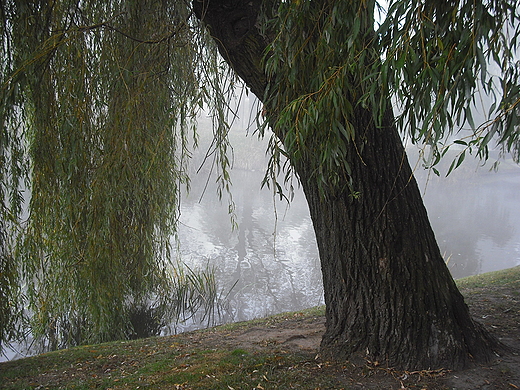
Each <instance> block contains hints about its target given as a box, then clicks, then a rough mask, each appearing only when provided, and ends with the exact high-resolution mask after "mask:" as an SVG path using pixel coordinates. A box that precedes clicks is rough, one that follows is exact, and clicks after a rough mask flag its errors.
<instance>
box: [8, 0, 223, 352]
mask: <svg viewBox="0 0 520 390" xmlns="http://www.w3.org/2000/svg"><path fill="white" fill-rule="evenodd" d="M0 11H1V13H2V20H3V21H4V23H3V25H2V31H1V33H2V46H1V49H0V50H1V51H2V55H1V57H2V60H1V61H2V62H1V65H2V90H1V93H2V95H1V98H2V101H1V103H2V105H1V109H2V111H1V114H2V116H1V119H2V137H1V138H0V140H1V142H2V143H1V145H0V146H1V148H2V150H1V152H2V153H1V154H2V166H1V167H0V168H1V169H0V172H1V174H2V176H1V179H2V191H1V195H2V199H1V200H2V205H3V209H2V213H3V214H2V216H3V217H4V220H6V218H7V217H8V216H16V215H21V213H23V206H22V199H23V197H25V199H30V203H29V205H28V210H27V211H28V217H26V216H25V215H22V217H23V218H26V220H24V221H23V223H22V225H21V229H17V228H15V227H16V225H15V224H11V226H10V227H6V231H9V234H8V236H9V237H11V238H13V237H14V238H16V239H17V240H18V244H17V246H16V248H14V246H13V245H7V241H6V240H4V233H5V232H4V229H3V228H4V225H5V224H2V225H1V227H2V231H0V237H1V238H2V240H1V242H0V244H2V245H3V247H2V248H1V249H2V250H1V251H0V266H1V267H2V268H1V269H0V288H1V295H0V296H2V302H1V303H0V315H1V317H0V318H1V320H2V322H1V324H0V341H2V340H5V339H7V338H8V336H9V332H10V331H11V330H12V329H14V325H15V323H14V321H11V320H10V319H16V318H19V317H16V316H14V315H13V314H16V313H17V310H19V309H20V305H19V303H20V302H17V299H16V298H17V297H19V296H20V292H23V293H24V294H25V298H26V299H25V300H24V301H23V302H22V304H23V305H26V306H27V307H28V309H29V310H28V313H30V318H29V319H30V323H31V329H32V332H33V334H34V335H35V336H41V337H43V338H44V340H46V342H47V343H48V347H50V348H57V347H63V346H68V345H74V344H78V343H85V342H94V341H104V340H113V339H121V338H127V337H129V336H132V335H134V334H135V332H136V329H133V327H132V325H133V324H132V315H135V311H136V310H137V311H139V310H140V309H141V308H142V307H143V306H144V307H147V305H150V304H151V305H153V306H154V307H159V308H160V309H161V310H162V312H166V315H167V316H168V317H170V318H171V317H172V316H175V315H179V314H181V312H182V311H183V310H188V311H196V310H197V308H198V307H199V306H201V305H204V304H206V303H207V304H209V305H211V304H213V303H214V302H209V301H205V299H206V298H208V295H210V294H207V293H208V292H207V291H200V289H202V290H203V289H204V288H205V284H204V282H203V281H202V282H201V283H199V284H198V285H197V286H192V287H193V288H195V289H197V288H199V294H198V295H197V294H196V293H195V292H194V291H188V290H186V289H181V290H179V289H177V290H176V289H175V287H178V286H179V278H181V277H182V276H183V275H184V276H187V274H186V273H182V272H181V273H177V274H175V273H174V271H173V270H174V268H173V267H172V263H171V262H170V260H172V259H173V257H172V256H171V254H170V251H171V248H170V245H171V240H172V235H173V234H174V233H175V227H176V222H177V219H178V214H179V212H178V206H179V203H178V201H179V191H180V190H181V187H183V186H184V185H187V183H188V178H187V175H186V163H187V159H188V157H189V150H188V146H189V144H190V143H191V144H193V143H196V137H195V134H194V132H193V125H194V122H193V119H194V117H195V115H196V111H197V108H198V107H199V106H201V105H202V102H203V101H204V99H206V98H207V97H209V96H211V93H210V92H209V91H203V90H202V88H201V86H202V83H203V82H204V80H205V74H206V73H207V68H210V67H211V66H213V67H216V65H217V62H216V61H217V57H216V52H215V51H213V54H212V51H211V50H206V49H205V48H206V46H207V45H206V44H205V43H204V42H205V40H206V36H205V35H204V34H198V32H197V34H198V35H195V32H196V31H197V30H196V29H194V28H193V25H192V22H191V21H190V9H189V7H187V6H186V4H185V3H179V2H165V1H157V0H144V1H142V0H139V1H137V0H136V1H132V0H121V1H118V0H114V1H105V2H98V1H83V0H82V1H52V2H49V1H43V0H42V1H39V0H34V1H26V0H23V1H14V0H13V1H10V0H7V1H2V3H1V8H0ZM210 46H211V45H210ZM204 50H206V51H205V52H204ZM202 58H204V60H205V64H204V65H201V63H200V60H201V59H202ZM215 73H216V72H215ZM210 82H211V85H212V86H213V89H216V90H218V88H219V78H218V77H213V78H212V79H211V80H210ZM223 96H225V95H224V94H219V95H218V96H217V98H216V100H215V99H212V100H211V107H213V108H215V107H216V105H215V102H216V104H219V103H218V102H219V101H221V103H222V101H223V99H224V98H222V99H221V100H219V97H223ZM217 111H218V110H217ZM220 112H222V110H221V111H220ZM220 129H221V130H222V131H223V132H224V131H225V126H221V128H220ZM218 146H220V147H222V148H225V142H221V143H220V144H219V145H218ZM217 149H219V148H218V147H217ZM217 155H218V153H217ZM223 160H225V159H223ZM223 164H225V161H224V162H223ZM24 180H25V181H24ZM23 190H25V196H20V192H21V191H23ZM15 219H16V218H14V217H13V218H12V219H11V220H12V221H14V220H15ZM4 244H5V245H4ZM4 249H5V256H4ZM10 253H13V254H14V255H16V259H17V263H16V264H15V263H14V260H13V257H10V256H9V255H10ZM188 276H189V275H188ZM191 276H194V278H192V279H191V280H190V279H189V278H187V279H186V280H188V281H191V282H196V281H197V279H196V277H195V276H196V275H191ZM199 281H200V280H199ZM192 284H197V283H192ZM17 286H19V287H22V289H21V290H18V289H17ZM206 287H207V285H206ZM4 297H6V300H4V299H3V298H4ZM213 297H215V294H213ZM179 305H180V307H179ZM8 320H9V321H8ZM4 331H5V333H3V332H4Z"/></svg>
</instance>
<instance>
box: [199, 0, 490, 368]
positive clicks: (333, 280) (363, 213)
mask: <svg viewBox="0 0 520 390" xmlns="http://www.w3.org/2000/svg"><path fill="white" fill-rule="evenodd" d="M261 3H262V1H261V0H252V1H251V0H248V1H245V0H226V1H216V0H204V1H195V2H194V10H195V12H196V14H197V16H198V17H199V18H201V19H202V20H203V21H204V22H205V23H206V24H207V25H208V26H209V27H210V30H211V33H212V35H213V36H214V38H215V41H216V42H217V43H218V45H219V49H220V52H221V54H222V56H223V57H224V59H225V60H226V61H227V62H228V63H229V64H230V65H231V66H232V67H233V68H234V69H235V70H236V72H237V74H238V75H239V76H240V77H241V78H243V79H244V81H245V82H246V83H247V85H248V86H249V87H250V89H251V90H252V91H253V92H254V93H255V94H256V96H258V97H259V98H260V100H263V99H264V98H265V97H264V93H265V88H266V86H267V79H266V77H265V75H264V73H263V70H262V66H261V63H262V58H263V55H264V50H265V48H266V47H267V44H268V39H267V38H266V37H265V36H262V35H261V34H260V32H259V29H258V27H257V26H256V23H257V19H256V17H257V14H258V10H259V9H260V6H261ZM237 26H240V28H238V27H237ZM354 117H355V118H357V119H356V121H357V122H356V123H355V124H354V125H355V128H356V134H359V136H358V137H357V141H356V142H360V141H359V140H364V141H363V142H364V145H363V147H362V148H361V145H355V144H354V143H353V142H352V143H351V144H350V150H349V152H348V153H347V155H346V156H345V158H346V159H348V163H349V164H350V167H351V169H352V177H353V179H354V183H353V187H354V188H355V189H356V191H359V193H360V196H359V197H357V198H354V197H352V196H351V194H350V192H348V191H345V192H343V193H337V192H334V193H333V192H331V194H330V196H326V197H325V198H326V200H324V197H323V196H322V194H320V191H319V188H318V185H317V183H316V180H314V179H313V178H312V175H311V172H310V169H311V168H310V167H311V166H312V164H311V162H310V161H305V160H299V161H297V162H295V170H296V172H297V174H298V176H299V178H300V181H301V183H302V186H303V189H304V192H305V195H306V198H307V201H308V204H309V209H310V213H311V217H312V221H313V224H314V230H315V232H316V238H317V242H318V247H319V253H320V260H321V266H322V273H323V283H324V290H325V303H326V306H327V309H326V332H325V334H324V336H323V340H322V344H321V349H322V353H323V354H324V355H328V356H331V357H334V358H338V359H352V358H353V357H355V356H357V357H362V358H364V359H368V360H370V361H373V362H375V361H378V362H380V363H385V364H389V365H393V366H398V367H402V368H407V369H412V368H417V369H426V368H439V367H445V368H460V367H463V366H465V365H467V364H468V363H469V362H470V361H471V360H475V361H488V360H489V359H490V358H491V357H492V349H493V348H494V347H496V346H497V342H496V341H495V340H494V338H493V337H491V336H489V335H488V333H487V332H486V331H485V330H484V329H483V328H482V327H481V326H480V325H479V324H478V323H476V322H474V321H473V320H472V318H471V316H470V313H469V310H468V307H467V306H466V304H465V303H464V299H463V297H462V295H461V294H460V292H459V291H458V289H457V287H456V285H455V283H454V281H453V279H452V277H451V275H450V273H449V270H448V269H447V267H446V265H445V263H444V261H443V259H442V256H441V254H440V251H439V248H438V246H437V243H436V240H435V236H434V233H433V231H432V229H431V227H430V223H429V220H428V216H427V213H426V209H425V207H424V205H423V201H422V197H421V194H420V191H419V189H418V187H417V184H416V182H415V179H414V178H413V175H412V171H411V169H410V165H409V163H408V160H407V158H406V154H405V151H404V148H403V146H402V142H401V140H400V138H399V134H398V132H397V129H396V128H395V126H394V125H393V117H392V115H391V113H388V114H387V115H386V118H385V123H386V124H387V126H386V127H383V128H377V127H376V126H374V124H373V121H372V115H371V113H369V112H367V111H365V110H363V109H360V108H358V109H357V112H356V113H355V115H354ZM277 136H278V137H279V138H280V139H281V140H282V142H283V134H277ZM360 151H361V152H360Z"/></svg>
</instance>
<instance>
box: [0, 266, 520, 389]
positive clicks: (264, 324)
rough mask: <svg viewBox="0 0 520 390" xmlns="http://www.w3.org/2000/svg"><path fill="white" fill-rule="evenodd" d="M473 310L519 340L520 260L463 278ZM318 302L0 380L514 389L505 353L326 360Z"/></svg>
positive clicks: (31, 363) (11, 365) (80, 356)
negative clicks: (438, 362) (424, 359)
mask: <svg viewBox="0 0 520 390" xmlns="http://www.w3.org/2000/svg"><path fill="white" fill-rule="evenodd" d="M457 283H458V285H459V287H460V289H461V291H462V293H463V294H464V295H465V297H466V301H467V303H468V305H469V306H470V309H471V311H472V313H473V315H474V316H475V317H476V318H477V319H478V320H479V321H480V322H482V323H483V324H484V325H485V326H486V327H487V328H488V329H490V330H491V331H492V332H493V333H494V334H495V335H496V336H497V337H499V338H500V339H501V340H503V341H504V342H505V343H507V344H509V345H511V346H513V347H517V348H518V347H520V294H519V292H520V267H515V268H512V269H509V270H504V271H499V272H494V273H488V274H484V275H479V276H474V277H470V278H465V279H461V280H459V281H458V282H457ZM323 316H324V308H323V307H320V308H312V309H309V310H306V311H302V312H296V313H284V314H279V315H276V316H272V317H268V318H263V319H258V320H254V321H249V322H243V323H236V324H229V325H223V326H219V327H215V328H211V329H206V330H201V331H196V332H190V333H185V334H180V335H177V336H169V337H155V338H149V339H141V340H135V341H123V342H113V343H106V344H100V345H87V346H82V347H79V348H73V349H69V350H62V351H56V352H50V353H46V354H43V355H39V356H35V357H31V358H26V359H20V360H17V361H12V362H6V363H0V389H114V390H115V389H138V388H139V389H225V390H230V389H237V390H238V389H248V390H251V389H259V390H267V389H381V390H382V389H385V390H389V389H429V390H433V389H450V390H452V389H517V388H520V357H519V356H518V354H516V353H514V352H512V353H510V354H508V355H507V356H502V357H497V359H496V360H495V361H494V362H492V363H490V364H489V365H487V366H475V367H472V368H469V369H467V370H464V371H459V372H449V371H447V370H435V371H415V372H406V371H399V370H394V369H392V368H391V367H374V366H371V365H370V364H368V362H367V364H364V365H354V364H350V363H349V362H343V363H341V364H340V363H335V362H328V361H324V360H322V359H321V358H320V356H319V354H318V347H319V342H320V338H321V334H322V332H323V330H324V317H323Z"/></svg>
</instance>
